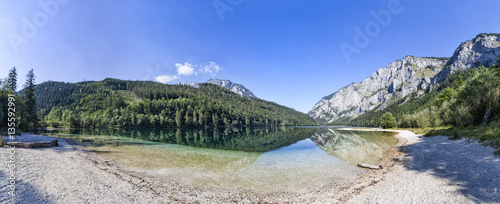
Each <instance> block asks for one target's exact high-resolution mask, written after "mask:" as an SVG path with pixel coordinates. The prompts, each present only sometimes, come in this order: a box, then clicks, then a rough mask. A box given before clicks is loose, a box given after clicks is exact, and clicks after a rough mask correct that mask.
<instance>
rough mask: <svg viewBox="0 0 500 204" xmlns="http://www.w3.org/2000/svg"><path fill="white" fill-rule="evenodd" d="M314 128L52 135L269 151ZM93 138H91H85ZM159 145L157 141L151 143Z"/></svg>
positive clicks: (106, 142)
mask: <svg viewBox="0 0 500 204" xmlns="http://www.w3.org/2000/svg"><path fill="white" fill-rule="evenodd" d="M315 131H316V129H313V128H297V127H287V128H248V127H238V128H237V127H229V128H214V129H112V128H110V129H71V130H58V131H53V132H51V133H49V135H53V136H59V137H65V138H71V139H74V140H76V141H77V142H81V143H82V144H84V145H87V146H92V147H99V146H124V145H148V143H145V142H143V141H149V142H160V143H167V144H179V145H185V146H192V147H203V148H212V149H224V150H240V151H248V152H266V151H269V150H272V149H277V148H280V147H283V146H287V145H291V144H294V143H296V142H298V141H300V140H303V139H306V138H309V137H310V136H311V135H313V134H314V132H315ZM85 141H90V142H85ZM149 145H155V143H149Z"/></svg>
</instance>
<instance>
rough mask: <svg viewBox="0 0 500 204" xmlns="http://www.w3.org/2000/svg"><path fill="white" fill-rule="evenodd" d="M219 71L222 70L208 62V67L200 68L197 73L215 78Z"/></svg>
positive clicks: (213, 63)
mask: <svg viewBox="0 0 500 204" xmlns="http://www.w3.org/2000/svg"><path fill="white" fill-rule="evenodd" d="M221 69H222V68H221V67H220V66H219V65H218V64H216V63H215V62H210V63H209V64H208V65H205V66H203V67H201V68H200V69H199V71H200V72H201V73H203V74H210V75H212V76H215V75H216V74H217V72H219V71H220V70H221Z"/></svg>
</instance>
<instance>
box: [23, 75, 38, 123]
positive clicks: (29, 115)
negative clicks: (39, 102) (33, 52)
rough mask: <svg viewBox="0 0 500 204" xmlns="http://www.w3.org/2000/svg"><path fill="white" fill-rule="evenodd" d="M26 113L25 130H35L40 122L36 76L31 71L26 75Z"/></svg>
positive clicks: (24, 118)
mask: <svg viewBox="0 0 500 204" xmlns="http://www.w3.org/2000/svg"><path fill="white" fill-rule="evenodd" d="M24 88H25V91H24V111H25V113H24V114H23V116H24V117H23V118H22V122H23V124H21V125H22V127H23V129H24V130H28V131H29V130H33V129H34V128H35V124H36V123H37V122H38V116H37V112H36V100H35V74H33V69H31V70H30V71H29V72H28V74H27V75H26V83H25V84H24Z"/></svg>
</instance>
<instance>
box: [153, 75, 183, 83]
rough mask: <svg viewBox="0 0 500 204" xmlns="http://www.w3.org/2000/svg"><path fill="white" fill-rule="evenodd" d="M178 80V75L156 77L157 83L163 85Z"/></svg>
mask: <svg viewBox="0 0 500 204" xmlns="http://www.w3.org/2000/svg"><path fill="white" fill-rule="evenodd" d="M178 78H179V77H178V76H176V75H160V76H157V77H155V80H156V81H157V82H161V83H168V82H170V81H173V80H176V79H178Z"/></svg>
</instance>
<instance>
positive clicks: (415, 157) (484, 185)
mask: <svg viewBox="0 0 500 204" xmlns="http://www.w3.org/2000/svg"><path fill="white" fill-rule="evenodd" d="M456 142H458V141H451V140H447V139H445V138H426V139H425V140H423V141H422V142H420V143H416V144H412V145H408V146H406V147H405V148H404V151H405V152H406V153H407V154H408V155H409V157H410V159H409V160H407V161H404V163H405V166H406V168H407V169H409V170H414V171H419V172H428V173H431V174H432V175H434V176H437V177H440V178H445V179H448V180H450V183H449V184H448V185H455V186H459V192H460V193H462V194H464V195H465V196H467V197H468V198H469V199H472V200H473V201H474V202H477V203H485V202H500V165H499V164H500V158H499V157H497V156H495V155H494V154H493V151H491V153H484V152H476V151H474V149H475V148H471V146H472V145H476V144H464V145H465V146H466V147H463V148H456V147H457V146H456V144H453V143H456ZM464 150H465V151H464Z"/></svg>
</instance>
